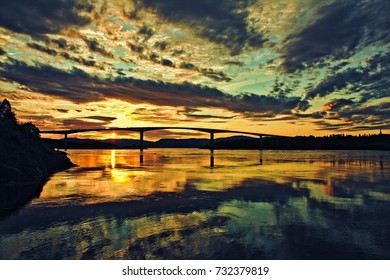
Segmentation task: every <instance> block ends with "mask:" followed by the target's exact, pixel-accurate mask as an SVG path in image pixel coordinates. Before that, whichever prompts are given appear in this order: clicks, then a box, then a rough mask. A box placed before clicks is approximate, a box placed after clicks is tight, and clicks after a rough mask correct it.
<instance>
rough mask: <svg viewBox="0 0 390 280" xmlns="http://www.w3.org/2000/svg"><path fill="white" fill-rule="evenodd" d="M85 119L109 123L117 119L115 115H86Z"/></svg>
mask: <svg viewBox="0 0 390 280" xmlns="http://www.w3.org/2000/svg"><path fill="white" fill-rule="evenodd" d="M84 119H90V120H97V121H100V122H104V123H109V122H112V121H114V120H116V118H115V117H105V116H89V117H84Z"/></svg>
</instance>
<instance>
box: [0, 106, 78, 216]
mask: <svg viewBox="0 0 390 280" xmlns="http://www.w3.org/2000/svg"><path fill="white" fill-rule="evenodd" d="M71 166H73V164H72V162H71V161H70V160H69V158H68V157H67V156H66V153H64V152H59V151H55V150H53V149H52V148H51V147H49V146H47V145H46V144H45V143H44V142H43V141H42V139H41V138H40V135H39V129H38V128H37V127H36V126H34V125H33V124H32V123H25V124H19V123H18V122H17V120H16V117H15V114H14V113H13V112H12V109H11V105H10V103H9V102H8V101H7V100H6V99H5V100H4V101H2V102H1V103H0V212H1V211H5V210H8V209H13V208H17V207H19V206H20V205H21V204H23V203H25V202H26V201H28V200H29V199H31V197H32V196H34V195H36V194H39V193H40V191H41V189H42V186H43V184H44V182H45V181H46V180H47V179H48V178H49V176H50V174H51V173H53V172H55V171H59V170H61V169H66V168H69V167H71Z"/></svg>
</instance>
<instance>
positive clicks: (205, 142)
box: [45, 134, 390, 150]
mask: <svg viewBox="0 0 390 280" xmlns="http://www.w3.org/2000/svg"><path fill="white" fill-rule="evenodd" d="M45 141H46V142H47V143H49V144H50V145H51V146H52V147H56V148H62V147H63V140H52V139H45ZM209 145H210V139H208V138H190V139H160V140H158V141H155V142H153V141H144V147H145V148H209ZM260 147H261V148H262V149H279V150H310V149H313V150H322V149H328V150H329V149H331V150H340V149H343V150H351V149H355V150H357V149H359V150H390V135H386V134H376V135H361V136H350V135H347V136H344V135H331V136H324V137H314V136H296V137H264V138H263V139H262V140H261V141H260V139H259V138H253V137H247V136H232V137H222V138H216V139H215V140H214V149H228V150H234V149H256V150H258V149H260ZM68 148H70V149H139V140H135V139H107V140H91V139H78V138H69V139H68Z"/></svg>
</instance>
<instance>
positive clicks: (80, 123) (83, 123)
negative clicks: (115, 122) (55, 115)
mask: <svg viewBox="0 0 390 280" xmlns="http://www.w3.org/2000/svg"><path fill="white" fill-rule="evenodd" d="M62 124H63V125H64V127H66V128H67V129H74V128H77V129H88V128H105V127H106V125H107V124H108V123H106V122H89V121H88V120H84V119H78V118H73V119H67V120H64V121H63V122H62Z"/></svg>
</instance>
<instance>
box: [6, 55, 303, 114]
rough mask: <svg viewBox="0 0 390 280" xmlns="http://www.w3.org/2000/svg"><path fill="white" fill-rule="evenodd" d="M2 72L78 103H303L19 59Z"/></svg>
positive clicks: (249, 106) (239, 108)
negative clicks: (97, 73) (102, 76)
mask: <svg viewBox="0 0 390 280" xmlns="http://www.w3.org/2000/svg"><path fill="white" fill-rule="evenodd" d="M0 74H1V75H2V76H3V77H4V78H7V79H9V80H13V81H16V82H18V83H20V84H21V85H24V86H27V87H28V88H30V89H31V90H33V91H37V92H40V93H42V94H46V95H50V96H57V97H61V98H63V99H67V100H70V101H72V102H76V103H87V102H92V101H102V100H105V99H107V98H115V99H119V100H123V101H127V102H130V103H132V104H153V105H157V106H173V107H209V108H223V109H227V110H230V111H232V112H237V113H245V112H272V113H290V112H291V110H292V109H294V108H295V107H296V106H297V105H298V104H299V103H300V102H301V99H300V98H299V97H287V96H276V97H275V96H266V95H257V94H253V93H241V94H237V95H231V94H228V93H225V92H222V91H220V90H218V89H216V88H211V87H207V86H200V85H194V84H190V83H182V84H173V83H164V82H161V81H151V80H139V79H135V78H131V77H125V78H116V79H100V78H97V77H93V76H90V75H89V74H87V73H86V72H84V71H82V70H80V69H78V68H74V69H73V70H72V71H71V72H64V71H62V70H59V69H57V68H54V67H52V66H47V65H43V66H29V65H27V64H26V63H23V62H18V61H13V64H12V65H10V64H4V63H3V64H0Z"/></svg>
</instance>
